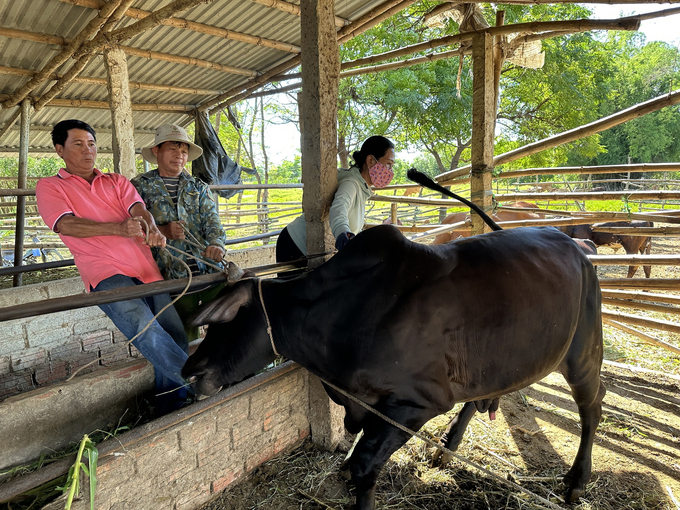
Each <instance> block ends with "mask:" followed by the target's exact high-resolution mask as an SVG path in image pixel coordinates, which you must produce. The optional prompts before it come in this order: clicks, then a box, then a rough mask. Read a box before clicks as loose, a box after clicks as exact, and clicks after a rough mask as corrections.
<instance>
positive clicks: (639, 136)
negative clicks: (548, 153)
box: [585, 32, 680, 165]
mask: <svg viewBox="0 0 680 510" xmlns="http://www.w3.org/2000/svg"><path fill="white" fill-rule="evenodd" d="M603 46H604V48H605V51H606V52H607V53H609V54H610V55H611V56H612V66H613V67H614V71H613V72H612V73H611V74H610V75H609V76H608V79H607V81H606V84H605V91H604V93H605V96H604V98H603V100H602V101H601V102H600V104H599V108H598V117H604V116H607V115H611V114H614V113H616V112H618V111H621V110H624V109H626V108H629V107H631V106H634V105H636V104H638V103H641V102H644V101H647V100H649V99H653V98H655V97H658V96H661V95H663V94H665V93H669V92H671V91H672V90H674V89H677V88H678V84H679V83H680V51H678V48H675V47H672V46H670V45H668V44H666V43H662V42H652V43H649V44H645V40H644V36H642V35H640V34H635V33H630V32H612V33H610V34H609V36H608V37H607V38H606V40H605V41H604V42H603ZM600 138H601V144H602V146H603V147H604V149H605V152H603V153H601V154H598V155H596V156H595V157H592V158H590V159H588V160H586V161H585V163H586V164H592V165H612V164H624V163H628V161H629V158H630V161H631V162H632V163H662V162H669V161H679V160H680V108H678V106H671V107H666V108H664V109H662V110H659V111H656V112H652V113H649V114H647V115H645V116H643V117H639V118H637V119H634V120H630V121H628V122H626V123H624V124H620V125H618V126H615V127H613V128H611V129H609V130H607V131H604V132H603V133H601V135H600Z"/></svg>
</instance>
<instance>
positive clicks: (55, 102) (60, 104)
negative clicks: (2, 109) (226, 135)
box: [0, 94, 196, 113]
mask: <svg viewBox="0 0 680 510" xmlns="http://www.w3.org/2000/svg"><path fill="white" fill-rule="evenodd" d="M8 97H9V96H8V95H7V94H0V101H3V100H6V99H7V98H8ZM31 100H33V101H35V100H37V98H35V97H33V98H31ZM47 106H53V107H57V108H92V109H107V110H108V108H109V103H108V102H106V101H90V100H86V99H52V101H50V103H49V105H47ZM195 109H196V105H193V104H175V103H169V104H161V103H133V104H132V110H133V111H138V112H162V113H183V112H192V111H193V110H195Z"/></svg>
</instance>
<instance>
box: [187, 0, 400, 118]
mask: <svg viewBox="0 0 680 510" xmlns="http://www.w3.org/2000/svg"><path fill="white" fill-rule="evenodd" d="M398 2H399V0H387V2H385V4H383V6H388V5H389V6H391V5H395V4H398ZM376 9H380V7H378V8H376ZM376 9H374V10H373V11H371V12H370V13H367V14H366V15H365V16H362V17H361V18H359V19H357V20H355V21H354V22H352V23H351V24H350V25H347V26H346V27H345V28H344V29H341V30H340V31H339V32H338V37H341V36H342V35H341V33H342V31H343V30H345V29H347V30H348V31H351V30H353V29H354V28H356V27H357V26H359V23H361V21H362V20H363V19H364V18H365V17H369V15H370V14H371V13H372V12H374V11H376ZM345 42H346V41H345ZM300 62H301V58H300V56H299V55H296V56H295V57H292V58H290V59H288V60H287V61H286V62H283V63H281V64H279V65H277V66H275V67H273V68H271V69H270V70H268V71H267V72H265V73H264V74H262V75H261V76H259V77H258V78H255V79H254V80H250V81H249V82H247V83H244V84H240V85H236V86H235V87H233V88H232V89H230V90H228V91H227V92H225V93H224V94H222V95H220V96H217V97H216V98H214V99H211V100H209V101H205V102H204V103H202V104H201V105H200V106H199V107H198V111H201V112H203V111H206V110H207V111H208V112H212V111H214V110H221V109H223V108H226V107H227V106H229V105H231V104H234V103H236V102H238V101H241V100H243V99H245V98H246V97H249V96H250V94H251V93H252V92H253V91H254V90H255V89H257V88H259V87H260V86H261V85H264V84H265V83H269V82H270V81H277V80H278V79H279V78H280V76H279V75H281V74H282V73H285V72H286V71H290V70H291V69H293V68H294V67H297V66H298V65H300Z"/></svg>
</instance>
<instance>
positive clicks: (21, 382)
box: [0, 370, 34, 400]
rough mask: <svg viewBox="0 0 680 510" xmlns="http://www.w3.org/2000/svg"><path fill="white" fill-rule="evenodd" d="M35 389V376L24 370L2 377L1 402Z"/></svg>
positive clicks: (0, 384) (0, 386)
mask: <svg viewBox="0 0 680 510" xmlns="http://www.w3.org/2000/svg"><path fill="white" fill-rule="evenodd" d="M33 388H34V385H33V374H31V373H30V371H27V370H23V371H21V372H15V373H11V374H7V375H3V376H1V377H0V400H4V399H6V398H8V397H11V396H14V395H18V394H19V393H23V392H25V391H30V390H32V389H33Z"/></svg>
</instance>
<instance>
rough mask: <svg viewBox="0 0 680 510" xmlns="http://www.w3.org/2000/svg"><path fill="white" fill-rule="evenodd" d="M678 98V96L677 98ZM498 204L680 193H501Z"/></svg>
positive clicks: (656, 197) (679, 193)
mask: <svg viewBox="0 0 680 510" xmlns="http://www.w3.org/2000/svg"><path fill="white" fill-rule="evenodd" d="M678 97H680V96H678ZM494 197H495V198H496V200H498V201H500V202H520V201H527V200H543V201H545V200H622V199H624V198H627V199H628V200H678V199H680V191H676V190H653V191H630V190H627V191H626V190H621V191H583V192H579V191H576V192H572V193H569V192H549V193H545V192H544V193H503V194H500V195H495V196H494Z"/></svg>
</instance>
